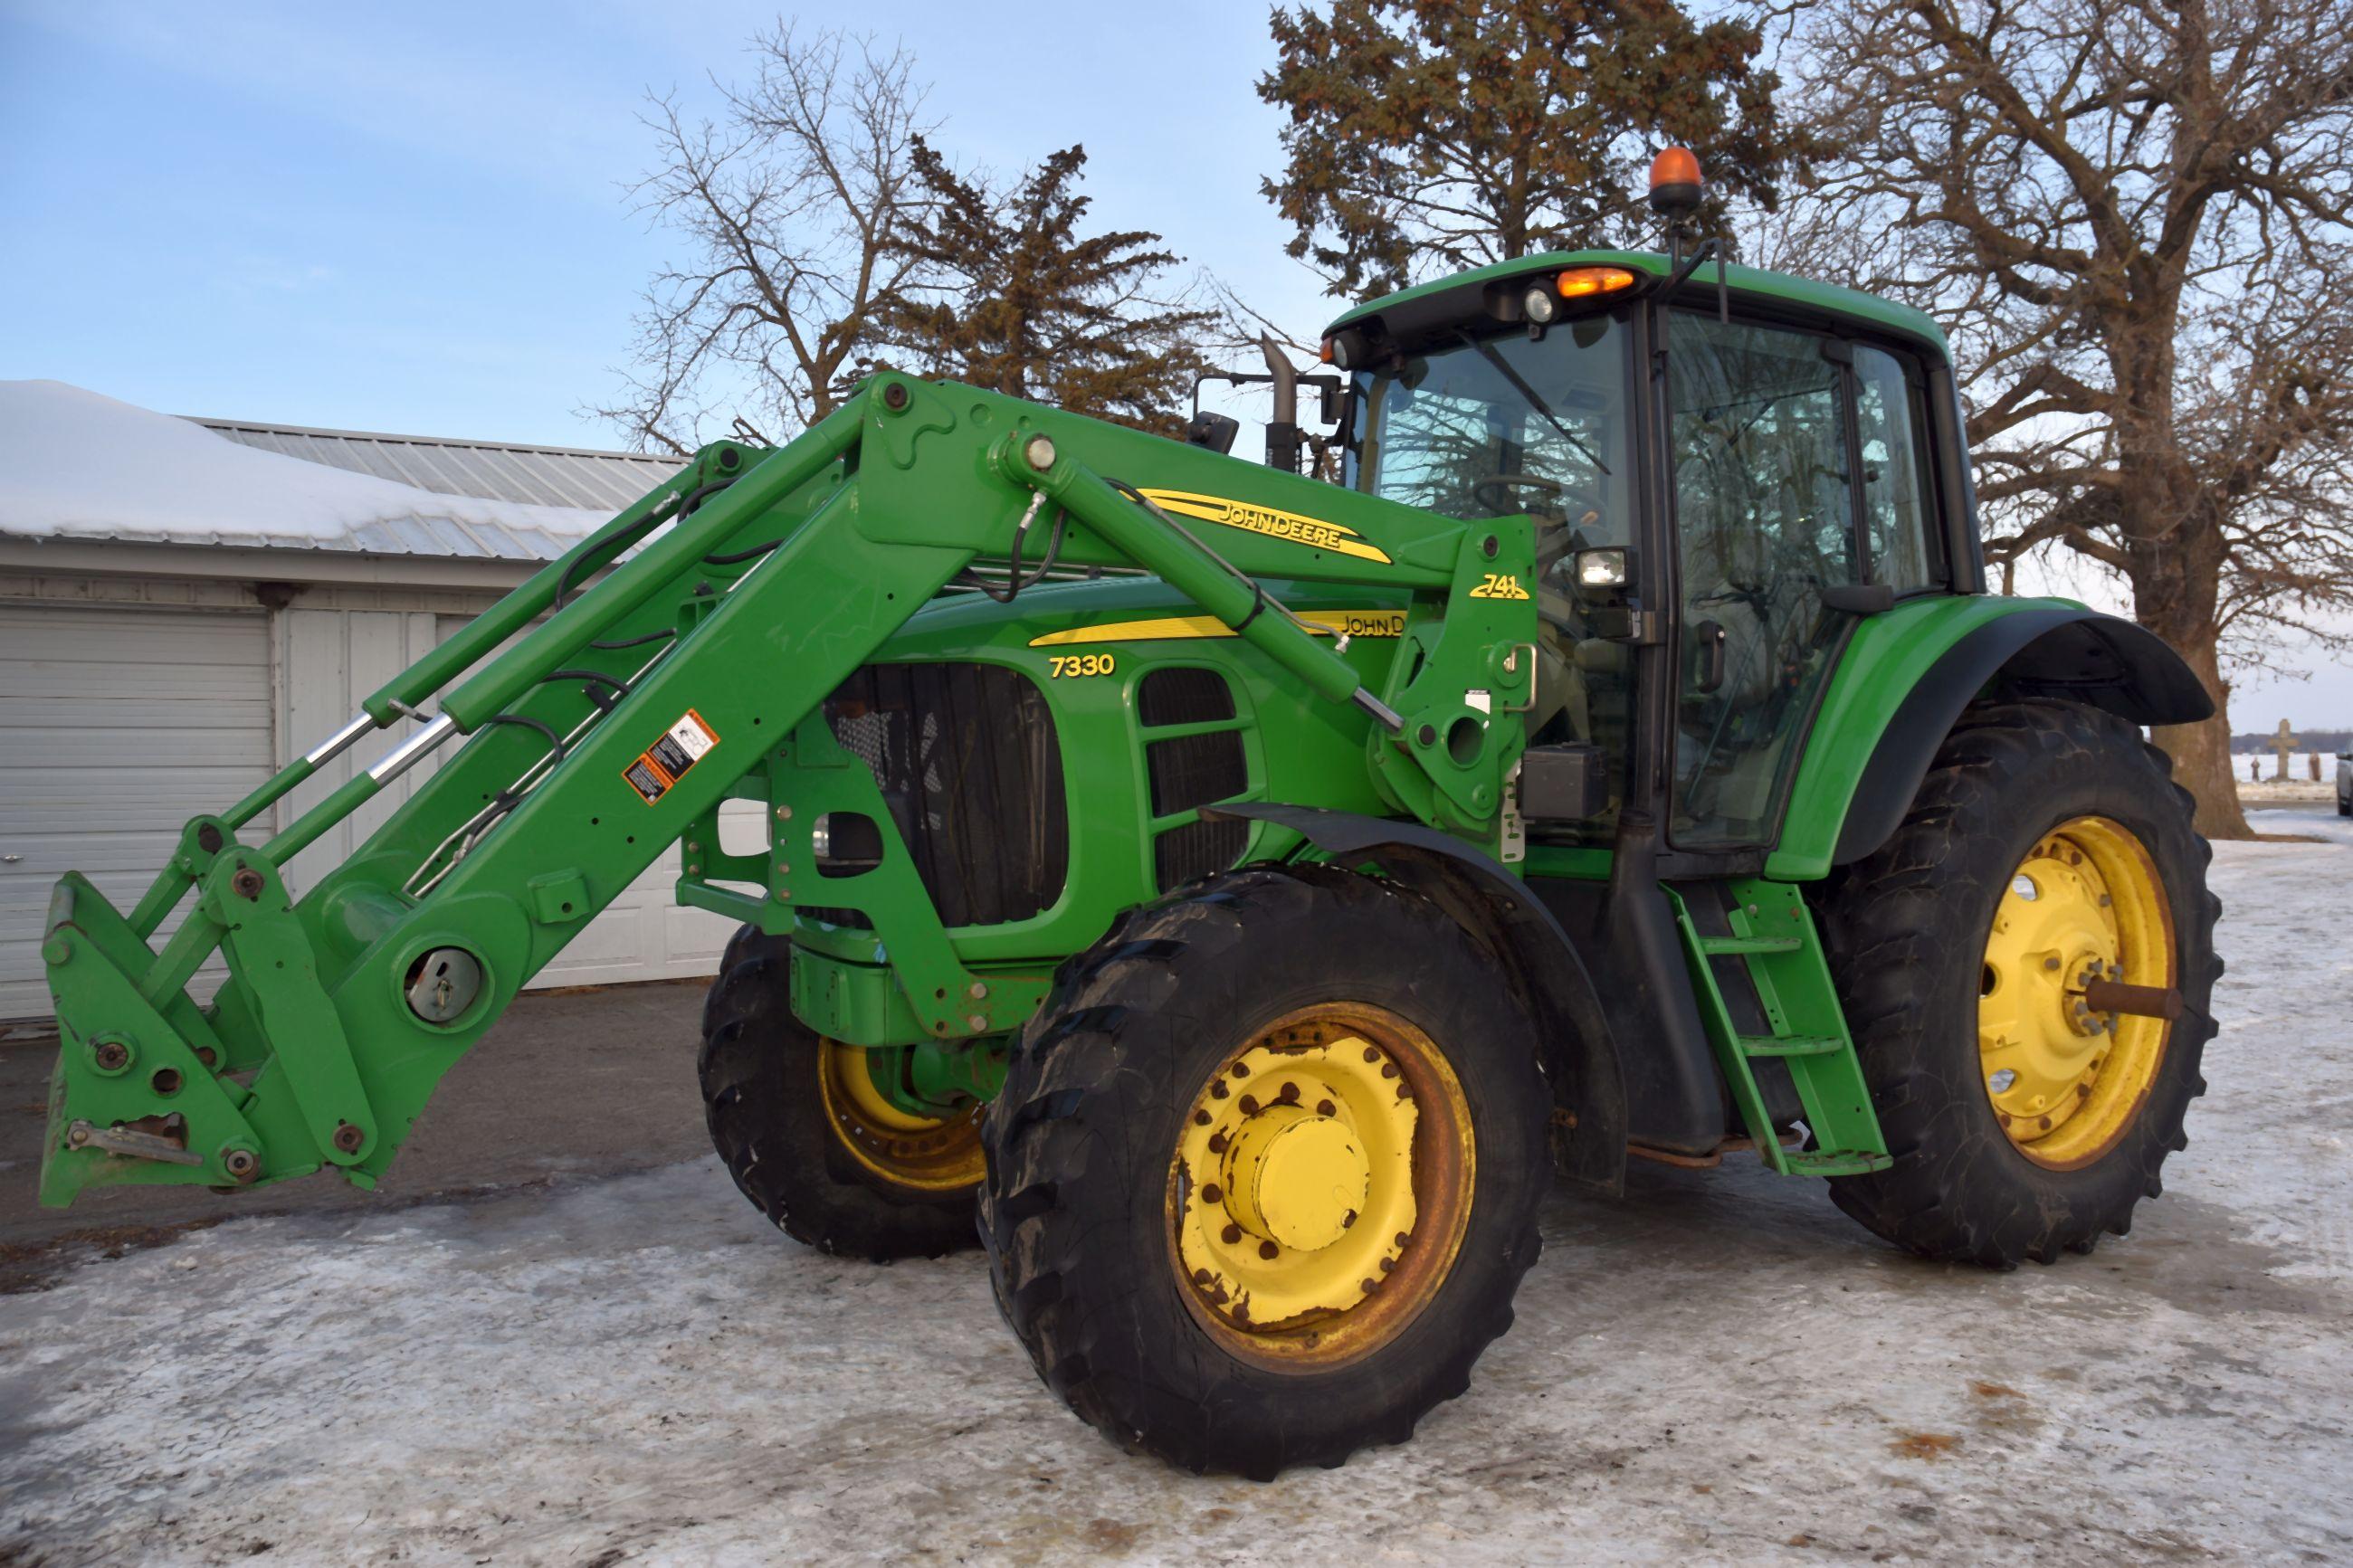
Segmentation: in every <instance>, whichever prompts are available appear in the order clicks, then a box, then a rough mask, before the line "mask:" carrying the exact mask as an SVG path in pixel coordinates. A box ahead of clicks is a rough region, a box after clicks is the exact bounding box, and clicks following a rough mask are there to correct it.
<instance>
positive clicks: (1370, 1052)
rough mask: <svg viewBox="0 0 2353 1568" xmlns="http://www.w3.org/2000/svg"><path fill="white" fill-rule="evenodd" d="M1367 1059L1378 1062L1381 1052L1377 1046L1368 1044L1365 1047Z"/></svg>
mask: <svg viewBox="0 0 2353 1568" xmlns="http://www.w3.org/2000/svg"><path fill="white" fill-rule="evenodd" d="M1365 1059H1366V1061H1368V1062H1377V1061H1378V1060H1380V1059H1381V1053H1380V1051H1379V1050H1378V1049H1377V1047H1372V1046H1366V1047H1365Z"/></svg>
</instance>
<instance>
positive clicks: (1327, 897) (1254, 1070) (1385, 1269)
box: [981, 867, 1551, 1479]
mask: <svg viewBox="0 0 2353 1568" xmlns="http://www.w3.org/2000/svg"><path fill="white" fill-rule="evenodd" d="M1368 1042H1369V1043H1368ZM1537 1056H1538V1041H1537V1039H1536V1037H1535V1029H1534V1028H1533V1026H1531V1024H1530V1022H1529V1020H1528V1018H1527V1017H1526V1016H1525V1014H1524V1013H1523V1012H1522V1011H1521V1010H1520V1009H1519V1007H1518V1006H1517V1005H1515V1004H1514V1001H1513V1000H1512V994H1511V986H1510V984H1509V983H1508V981H1507V980H1506V978H1505V977H1504V973H1502V971H1501V970H1500V969H1499V967H1498V966H1497V964H1496V963H1495V962H1494V960H1493V957H1492V956H1491V955H1489V954H1488V953H1487V952H1484V951H1483V950H1482V949H1481V948H1479V947H1478V946H1477V945H1476V944H1474V943H1473V942H1472V940H1471V939H1470V938H1469V937H1467V936H1466V935H1465V934H1464V933H1463V931H1461V928H1460V927H1459V926H1457V925H1456V924H1455V923H1454V922H1453V921H1451V920H1450V919H1448V918H1447V917H1446V916H1445V915H1444V914H1442V913H1441V912H1440V910H1437V909H1436V908H1435V907H1434V906H1432V905H1430V904H1429V903H1428V902H1426V901H1425V900H1421V899H1419V898H1418V897H1416V896H1414V895H1412V894H1410V893H1407V892H1404V891H1401V890H1399V889H1395V888H1393V887H1391V886H1390V885H1388V884H1386V883H1383V882H1379V881H1376V880H1374V879H1370V878H1366V877H1359V876H1356V875H1352V874H1349V873H1345V872H1341V871H1335V870H1331V869H1327V868H1322V867H1303V868H1265V867H1259V868H1250V869H1247V870H1243V871H1238V872H1232V873H1228V874H1226V875H1223V876H1219V877H1216V878H1213V879H1209V880H1208V881H1207V882H1205V883H1202V884H1200V885H1198V887H1197V888H1196V889H1194V890H1193V891H1192V892H1191V893H1190V894H1189V895H1188V896H1186V897H1183V898H1180V899H1179V900H1176V901H1175V902H1173V903H1169V904H1166V905H1162V906H1158V907H1155V908H1153V909H1150V910H1143V911H1139V912H1137V913H1135V914H1133V915H1131V916H1129V917H1128V918H1127V919H1125V920H1124V921H1123V922H1122V923H1121V924H1120V925H1119V926H1118V927H1116V928H1115V929H1114V930H1113V932H1112V933H1111V934H1110V935H1109V936H1108V937H1106V938H1105V939H1104V940H1103V942H1100V943H1098V944H1097V945H1096V946H1095V947H1094V948H1093V949H1092V950H1091V951H1089V952H1085V953H1082V954H1081V955H1080V956H1078V957H1077V958H1074V959H1072V960H1071V962H1070V963H1068V964H1066V965H1065V966H1064V968H1063V972H1062V973H1061V975H1060V977H1059V979H1058V984H1057V986H1056V989H1055V992H1054V994H1053V995H1052V996H1051V997H1050V999H1049V1000H1048V1002H1047V1005H1045V1006H1044V1007H1043V1008H1042V1009H1040V1011H1039V1015H1038V1016H1037V1017H1036V1018H1035V1019H1034V1020H1033V1021H1032V1022H1031V1024H1030V1026H1029V1030H1028V1031H1027V1032H1026V1033H1025V1034H1024V1036H1023V1037H1022V1041H1021V1044H1020V1047H1018V1050H1017V1051H1016V1053H1015V1055H1014V1057H1013V1059H1012V1063H1011V1066H1010V1069H1009V1073H1008V1078H1007V1080H1006V1086H1005V1089H1004V1092H1003V1093H1002V1094H1001V1095H1000V1096H999V1097H998V1100H997V1105H996V1107H995V1108H994V1109H993V1110H992V1111H991V1112H990V1115H989V1118H988V1121H987V1125H986V1129H985V1139H986V1143H987V1151H988V1180H987V1184H986V1186H985V1189H984V1191H983V1194H982V1198H981V1228H982V1231H983V1234H984V1236H985V1237H986V1238H987V1243H988V1247H989V1259H990V1266H991V1273H992V1276H993V1279H994V1280H995V1283H996V1287H997V1303H998V1305H999V1307H1000V1308H1001V1309H1002V1310H1003V1311H1004V1313H1005V1317H1006V1320H1007V1321H1008V1322H1009V1323H1010V1324H1011V1325H1012V1327H1013V1330H1014V1332H1015V1333H1016V1334H1017V1335H1018V1337H1019V1338H1020V1340H1021V1342H1022V1344H1023V1346H1024V1348H1026V1349H1027V1350H1028V1351H1029V1358H1030V1361H1031V1363H1033V1364H1034V1365H1035V1366H1036V1367H1037V1369H1038V1373H1039V1376H1040V1377H1041V1378H1043V1379H1044V1380H1045V1382H1046V1383H1047V1384H1048V1386H1050V1387H1051V1388H1052V1389H1053V1390H1054V1392H1055V1393H1057V1394H1060V1395H1061V1396H1062V1398H1063V1400H1064V1401H1065V1402H1066V1403H1068V1404H1069V1405H1070V1406H1071V1409H1072V1410H1073V1411H1074V1412H1076V1413H1077V1414H1078V1415H1080V1416H1081V1417H1082V1418H1083V1419H1085V1420H1086V1421H1088V1422H1091V1423H1092V1424H1093V1425H1094V1426H1096V1427H1098V1428H1100V1429H1101V1430H1102V1431H1103V1433H1104V1434H1105V1435H1107V1436H1110V1437H1112V1438H1113V1440H1114V1441H1116V1442H1119V1443H1121V1444H1123V1445H1125V1446H1128V1447H1134V1448H1140V1449H1143V1450H1145V1451H1147V1452H1150V1453H1153V1454H1155V1455H1157V1456H1159V1457H1161V1458H1165V1459H1167V1460H1169V1461H1171V1462H1172V1463H1175V1464H1176V1465H1179V1466H1182V1467H1183V1468H1187V1469H1190V1470H1195V1471H1201V1470H1209V1469H1219V1470H1232V1471H1238V1472H1240V1473H1241V1474H1243V1475H1245V1476H1250V1477H1253V1478H1257V1479H1264V1478H1267V1477H1271V1476H1272V1475H1274V1474H1275V1473H1276V1472H1278V1471H1280V1470H1282V1468H1285V1467H1287V1466H1292V1465H1301V1464H1316V1465H1325V1466H1331V1465H1337V1464H1339V1463H1341V1462H1342V1461H1343V1460H1345V1458H1347V1456H1348V1455H1349V1454H1351V1453H1352V1452H1354V1451H1355V1450H1356V1449H1357V1448H1359V1447H1363V1446H1364V1445H1366V1444H1367V1443H1399V1442H1403V1441H1405V1440H1406V1439H1407V1438H1408V1437H1409V1436H1412V1433H1413V1428H1414V1424H1415V1422H1416V1421H1417V1420H1419V1417H1420V1416H1421V1415H1422V1414H1423V1413H1424V1412H1426V1411H1428V1410H1429V1409H1430V1407H1431V1406H1433V1405H1437V1404H1438V1403H1439V1402H1440V1401H1441V1400H1446V1399H1451V1398H1452V1397H1454V1396H1455V1395H1456V1394H1461V1393H1462V1392H1463V1390H1464V1389H1465V1388H1467V1387H1468V1386H1469V1384H1470V1378H1471V1368H1472V1363H1475V1362H1476V1361H1477V1360H1478V1359H1479V1356H1480V1354H1481V1352H1483V1351H1484V1350H1485V1349H1486V1347H1487V1345H1488V1344H1489V1343H1491V1342H1493V1340H1494V1339H1495V1338H1496V1337H1497V1336H1498V1335H1500V1334H1502V1333H1503V1332H1504V1330H1505V1329H1506V1328H1508V1327H1509V1326H1510V1324H1511V1321H1512V1296H1513V1293H1514V1290H1516V1289H1518V1286H1519V1282H1520V1279H1521V1278H1522V1277H1523V1276H1524V1275H1525V1273H1526V1272H1527V1269H1528V1267H1529V1266H1530V1265H1531V1264H1532V1263H1534V1262H1535V1257H1536V1250H1537V1246H1538V1241H1537V1235H1536V1209H1537V1205H1538V1203H1539V1201H1540V1200H1541V1198H1542V1197H1543V1195H1544V1193H1545V1190H1546V1179H1547V1175H1548V1173H1549V1171H1550V1169H1551V1163H1550V1160H1549V1159H1548V1157H1547V1153H1546V1128H1547V1114H1548V1110H1549V1107H1550V1105H1551V1096H1550V1094H1549V1092H1548V1091H1547V1089H1546V1083H1545V1080H1544V1078H1543V1075H1542V1073H1541V1072H1540V1070H1539V1069H1538V1068H1537V1065H1536V1064H1537ZM1294 1138H1295V1140H1296V1142H1294V1143H1291V1144H1288V1145H1284V1146H1283V1147H1284V1148H1285V1149H1286V1150H1287V1151H1288V1152H1285V1153H1284V1154H1283V1155H1282V1156H1281V1158H1279V1159H1278V1158H1276V1157H1274V1156H1271V1155H1266V1154H1263V1153H1261V1151H1264V1150H1267V1149H1269V1148H1271V1147H1273V1146H1274V1145H1273V1143H1272V1142H1271V1141H1273V1140H1277V1139H1294ZM1302 1151H1305V1152H1304V1153H1303V1152H1302ZM1352 1162H1355V1163H1352ZM1237 1172H1244V1173H1243V1174H1237ZM1277 1173H1281V1174H1280V1176H1278V1174H1277ZM1293 1173H1298V1174H1296V1175H1295V1176H1294V1175H1293ZM1220 1183H1222V1184H1223V1187H1221V1186H1220V1185H1219V1184H1220ZM1246 1185H1247V1188H1248V1191H1247V1193H1245V1191H1244V1188H1245V1186H1246ZM1400 1193H1404V1194H1409V1202H1405V1203H1402V1204H1401V1203H1400V1201H1399V1194H1400ZM1319 1204H1320V1205H1324V1207H1325V1208H1328V1210H1329V1213H1328V1214H1324V1215H1323V1216H1322V1218H1321V1219H1320V1220H1319V1219H1318V1217H1317V1207H1316V1205H1319ZM1278 1205H1282V1206H1281V1208H1280V1212H1278ZM1294 1205H1295V1206H1294ZM1350 1205H1355V1206H1350ZM1360 1218H1361V1219H1362V1220H1363V1221H1364V1222H1366V1223H1363V1224H1359V1223H1358V1222H1359V1220H1360ZM1245 1223H1246V1224H1248V1225H1249V1226H1250V1231H1251V1232H1255V1233H1256V1234H1255V1235H1253V1234H1250V1233H1247V1232H1245V1230H1244V1229H1243V1225H1244V1224H1245ZM1319 1225H1320V1226H1321V1228H1317V1227H1318V1226H1319ZM1278 1239H1279V1241H1280V1245H1278V1244H1277V1242H1278ZM1360 1274H1361V1275H1362V1276H1363V1277H1364V1278H1363V1279H1359V1275H1360ZM1367 1286H1369V1287H1370V1289H1366V1287H1367ZM1252 1307H1255V1308H1257V1309H1258V1310H1257V1312H1256V1313H1255V1314H1253V1313H1252V1312H1251V1311H1250V1308H1252Z"/></svg>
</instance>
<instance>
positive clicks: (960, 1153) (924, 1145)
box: [818, 1040, 986, 1192]
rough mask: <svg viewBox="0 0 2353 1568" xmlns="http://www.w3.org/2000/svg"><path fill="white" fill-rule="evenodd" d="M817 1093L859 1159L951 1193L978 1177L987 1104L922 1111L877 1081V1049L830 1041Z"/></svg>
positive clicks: (896, 1178) (889, 1177) (910, 1183)
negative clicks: (942, 1112)
mask: <svg viewBox="0 0 2353 1568" xmlns="http://www.w3.org/2000/svg"><path fill="white" fill-rule="evenodd" d="M818 1048H819V1051H820V1053H821V1055H820V1058H819V1061H818V1095H819V1097H820V1103H821V1104H822V1105H823V1106H824V1107H825V1117H826V1122H827V1125H828V1126H829V1127H831V1128H832V1129H833V1134H834V1136H835V1137H836V1138H838V1139H839V1140H840V1142H841V1145H842V1147H843V1148H845V1149H846V1150H848V1151H849V1154H850V1156H851V1157H852V1158H853V1159H855V1160H856V1161H857V1162H858V1163H860V1164H861V1165H863V1166H865V1167H866V1168H867V1169H868V1170H870V1171H871V1172H873V1173H875V1174H876V1175H878V1176H881V1177H882V1178H883V1179H884V1180H885V1181H888V1182H890V1183H892V1184H893V1185H896V1186H902V1187H913V1188H915V1189H917V1190H920V1191H923V1192H950V1191H955V1190H956V1189H958V1188H963V1187H969V1186H972V1185H974V1184H976V1183H977V1182H979V1180H980V1178H981V1175H982V1173H983V1172H984V1170H985V1169H986V1167H985V1164H984V1157H983V1155H982V1153H981V1147H980V1121H981V1115H982V1112H983V1110H984V1108H983V1107H981V1106H978V1105H975V1106H973V1107H971V1108H969V1109H968V1110H962V1111H958V1112H956V1113H955V1114H953V1115H949V1116H944V1117H925V1116H917V1115H915V1114H913V1112H912V1111H908V1110H903V1109H902V1108H901V1107H900V1106H898V1105H896V1104H894V1103H893V1102H892V1100H891V1098H890V1096H888V1095H886V1094H884V1093H883V1092H882V1088H881V1085H880V1084H877V1083H876V1082H875V1081H874V1076H873V1073H874V1065H873V1064H874V1058H875V1053H874V1052H872V1051H871V1050H867V1049H864V1048H861V1047H857V1046H845V1045H841V1044H839V1043H838V1042H836V1041H832V1040H828V1041H826V1042H824V1044H823V1045H822V1046H820V1047H818Z"/></svg>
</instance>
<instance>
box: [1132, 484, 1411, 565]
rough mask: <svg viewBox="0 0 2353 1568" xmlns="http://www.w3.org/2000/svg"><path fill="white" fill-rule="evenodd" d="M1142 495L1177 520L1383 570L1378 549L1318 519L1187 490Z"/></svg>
mask: <svg viewBox="0 0 2353 1568" xmlns="http://www.w3.org/2000/svg"><path fill="white" fill-rule="evenodd" d="M1144 494H1145V495H1147V496H1149V497H1151V498H1152V500H1153V502H1154V504H1155V505H1157V506H1159V507H1160V508H1161V509H1162V510H1166V511H1172V512H1175V513H1176V515H1177V516H1178V517H1196V518H1198V519H1200V520H1201V521H1203V522H1214V523H1219V524H1221V525H1223V526H1224V527H1227V528H1239V529H1241V530H1243V531H1246V532H1250V533H1258V534H1263V535H1265V536H1266V537H1267V538H1269V539H1285V540H1289V541H1290V542H1292V543H1293V544H1305V545H1309V546H1311V547H1313V548H1314V549H1317V550H1328V551H1330V552H1332V553H1333V554H1335V555H1353V556H1355V557H1356V559H1357V560H1359V561H1377V562H1379V563H1381V564H1382V565H1384V566H1386V565H1388V563H1389V558H1388V554H1387V553H1386V552H1383V551H1382V550H1381V548H1380V547H1379V546H1378V545H1374V544H1367V543H1366V542H1365V541H1364V539H1363V538H1362V537H1361V536H1360V535H1359V534H1358V533H1357V532H1356V530H1355V529H1353V528H1343V527H1341V526H1340V525H1339V524H1338V523H1336V522H1325V521H1324V520H1323V519H1322V518H1320V517H1305V516H1302V515H1301V514H1300V513H1298V512H1295V511H1277V510H1274V508H1272V507H1271V506H1253V505H1251V504H1250V502H1248V501H1239V500H1227V499H1226V498H1225V497H1223V496H1203V495H1195V494H1193V493H1192V492H1191V491H1189V490H1145V492H1144Z"/></svg>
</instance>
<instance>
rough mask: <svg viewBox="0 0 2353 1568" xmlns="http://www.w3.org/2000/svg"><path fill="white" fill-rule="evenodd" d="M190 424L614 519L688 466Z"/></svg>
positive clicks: (338, 463) (419, 480)
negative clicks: (590, 512) (622, 510)
mask: <svg viewBox="0 0 2353 1568" xmlns="http://www.w3.org/2000/svg"><path fill="white" fill-rule="evenodd" d="M190 418H191V423H194V424H197V425H201V426H204V427H205V428H206V429H207V430H217V431H218V432H220V433H221V434H222V435H224V436H226V437H228V438H229V439H230V440H232V441H239V442H242V443H244V444H245V445H246V446H248V447H260V448H261V449H262V450H263V451H265V452H280V453H283V454H284V455H286V456H287V457H290V458H301V459H302V460H303V461H304V462H306V463H324V464H326V465H327V466H328V467H330V468H348V469H350V470H351V471H352V472H353V473H359V474H374V475H375V477H376V478H378V479H390V480H392V481H394V482H395V483H396V484H404V485H415V486H416V487H417V489H420V490H432V491H434V492H435V493H436V494H438V495H445V496H475V497H478V498H480V499H481V500H511V501H521V502H522V503H523V504H525V505H527V506H561V507H585V508H586V509H587V510H590V511H604V512H606V513H608V514H609V513H612V512H617V511H618V510H621V509H622V508H623V507H625V506H628V504H629V503H630V502H631V501H634V500H637V499H638V497H639V496H641V495H643V494H645V493H646V492H647V491H648V490H649V489H653V488H654V487H655V486H656V485H658V484H659V483H661V482H662V481H663V480H664V479H669V478H670V476H671V475H672V474H675V473H677V472H678V471H679V468H680V467H681V464H680V462H679V460H678V459H677V458H649V457H646V456H644V455H643V454H641V453H637V452H597V451H591V450H589V449H588V448H586V447H529V446H520V445H517V444H516V443H514V442H512V441H466V440H458V439H454V438H452V437H446V436H384V435H379V434H377V433H375V432H374V431H370V430H316V429H312V428H311V427H310V426H304V425H268V424H263V423H260V422H259V421H256V420H251V419H200V418H195V417H194V416H190Z"/></svg>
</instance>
